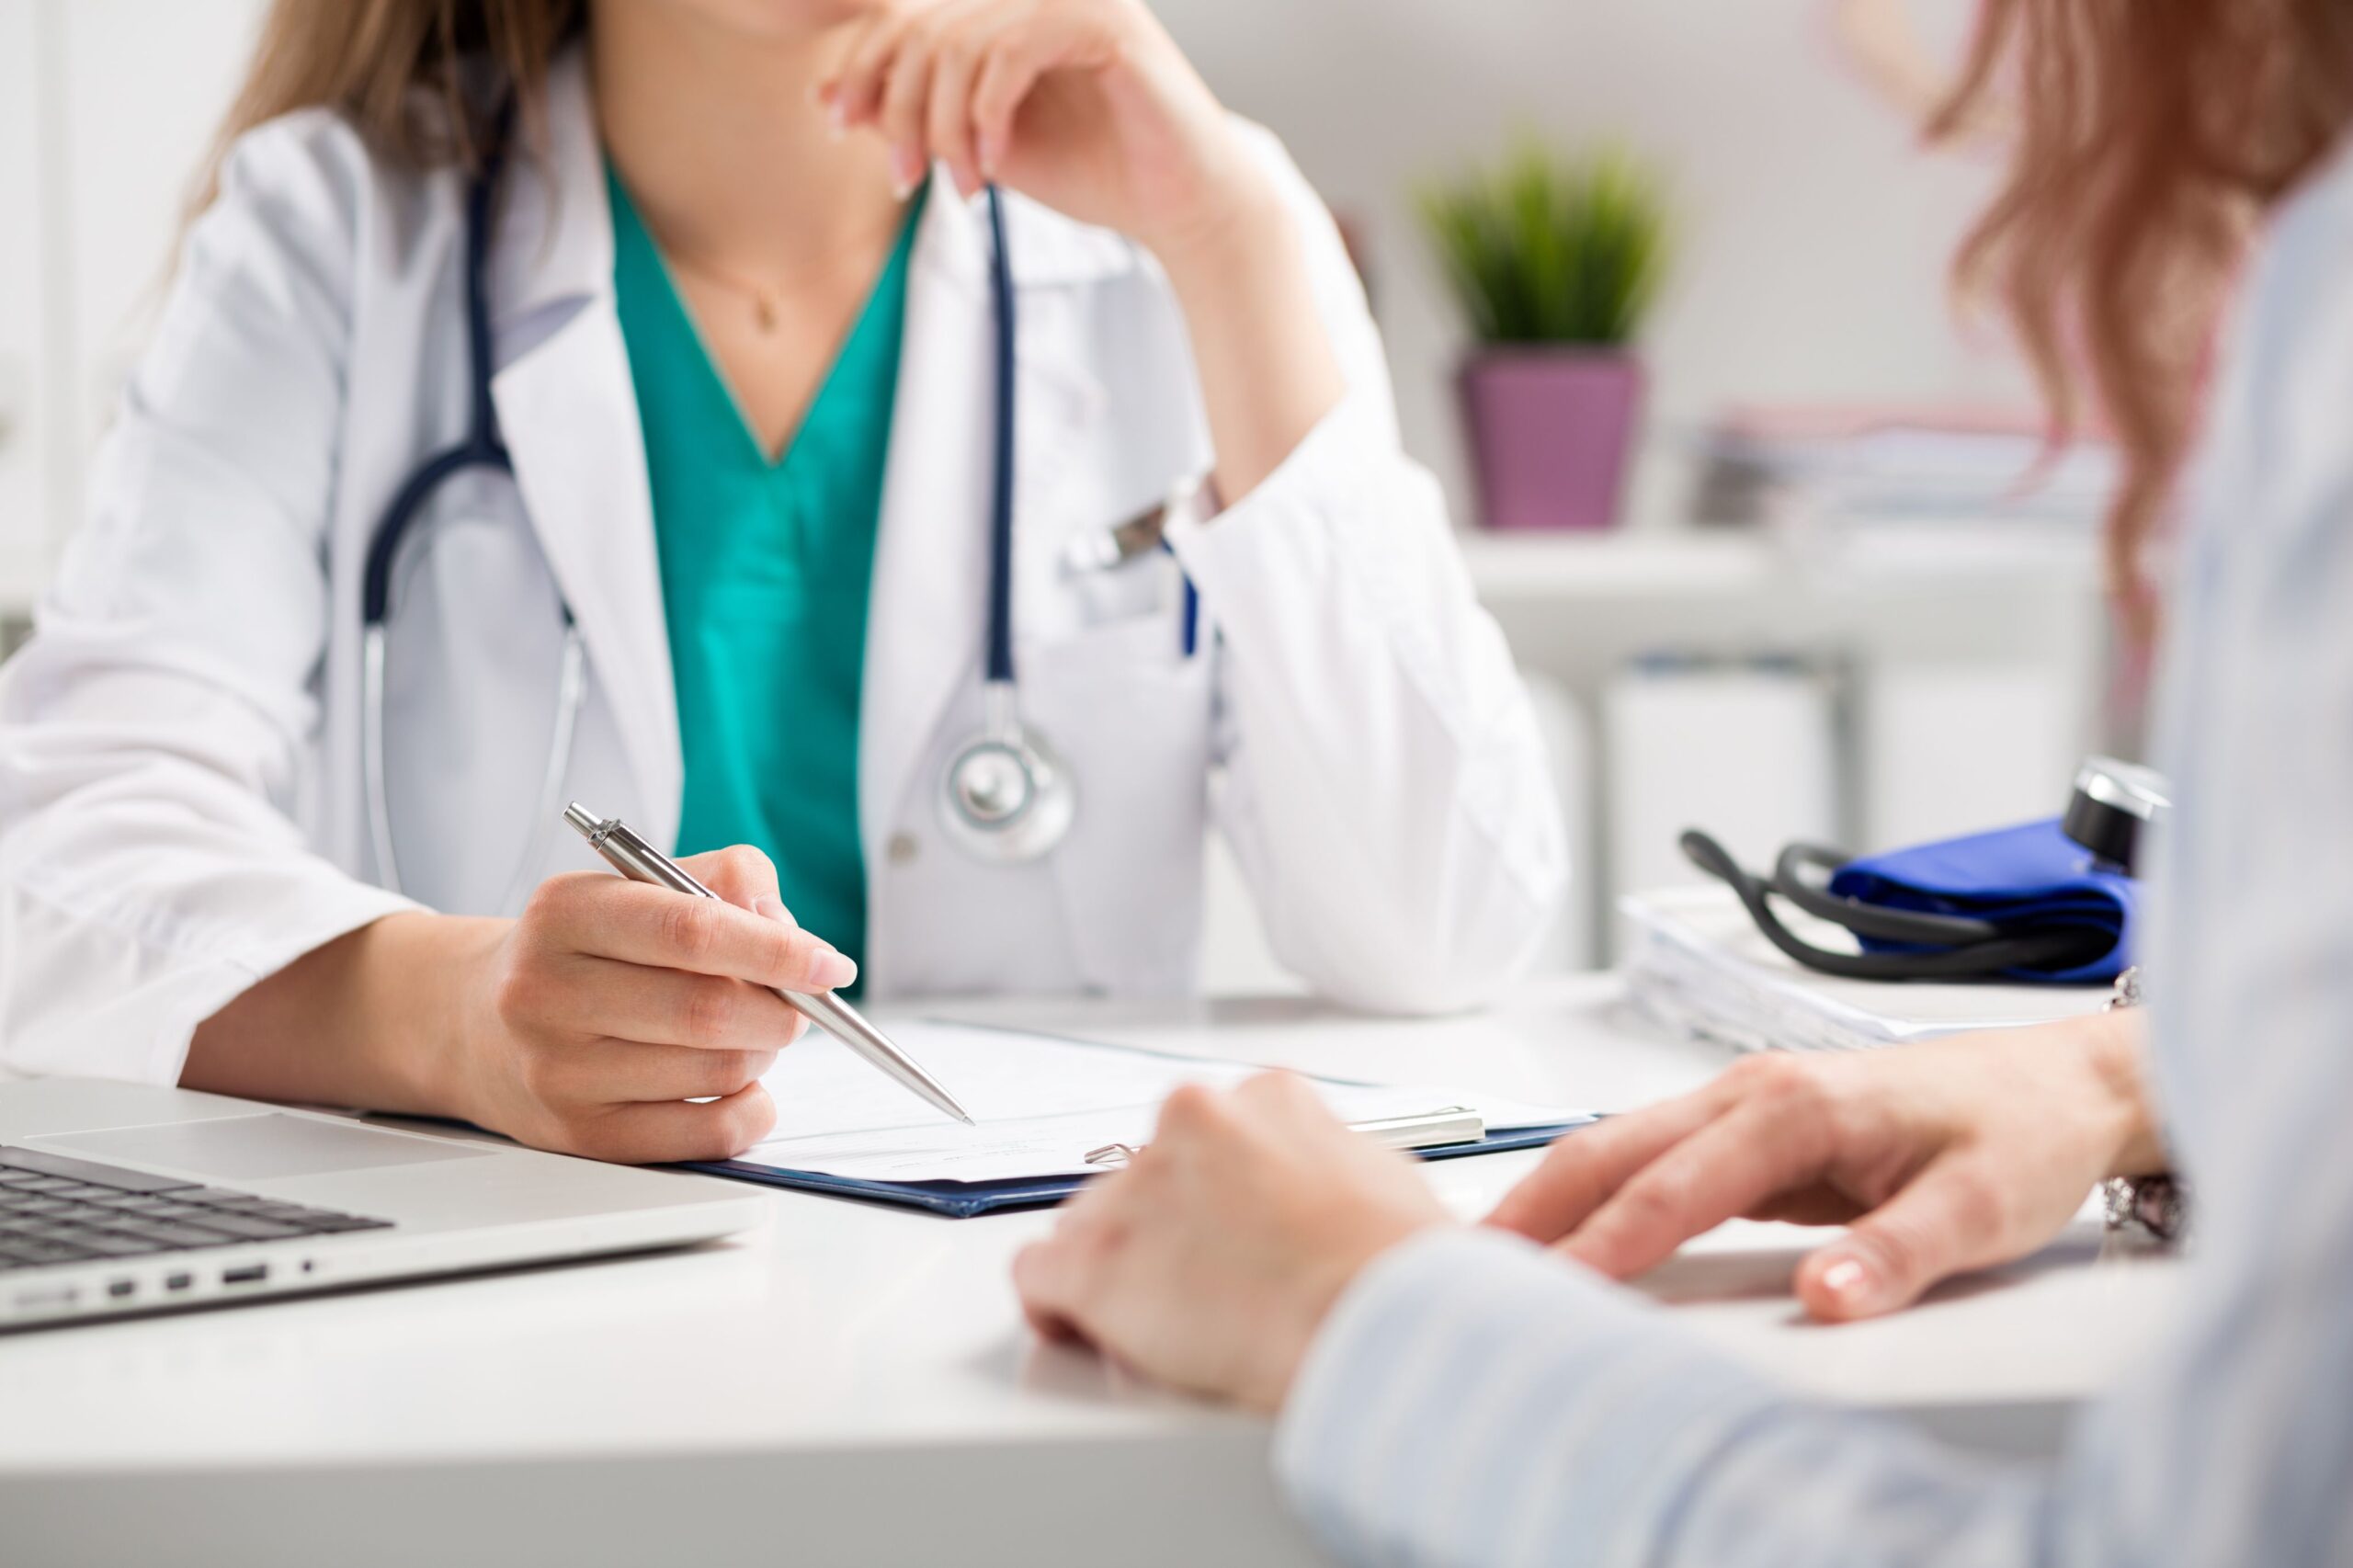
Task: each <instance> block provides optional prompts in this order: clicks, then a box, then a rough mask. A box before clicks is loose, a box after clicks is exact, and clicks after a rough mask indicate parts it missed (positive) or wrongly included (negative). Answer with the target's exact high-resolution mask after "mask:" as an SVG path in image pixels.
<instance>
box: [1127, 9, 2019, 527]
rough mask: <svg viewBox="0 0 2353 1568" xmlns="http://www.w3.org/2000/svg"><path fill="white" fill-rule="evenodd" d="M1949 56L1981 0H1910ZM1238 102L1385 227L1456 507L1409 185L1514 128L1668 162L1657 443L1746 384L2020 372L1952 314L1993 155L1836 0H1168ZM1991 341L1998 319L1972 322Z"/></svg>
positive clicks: (1450, 357) (1761, 389) (1436, 451)
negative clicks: (1856, 32)
mask: <svg viewBox="0 0 2353 1568" xmlns="http://www.w3.org/2000/svg"><path fill="white" fill-rule="evenodd" d="M1906 8H1907V9H1908V10H1909V11H1910V12H1911V13H1912V14H1913V16H1914V17H1915V19H1916V21H1917V23H1918V27H1919V31H1920V34H1921V36H1922V39H1923V40H1924V42H1926V43H1927V44H1928V45H1929V46H1930V47H1932V48H1934V49H1935V50H1937V51H1938V52H1939V54H1940V55H1943V56H1947V57H1950V56H1953V55H1954V54H1955V53H1956V51H1957V48H1958V44H1959V42H1960V40H1961V35H1962V33H1963V31H1964V29H1965V28H1966V25H1967V22H1968V19H1969V17H1971V15H1972V14H1973V11H1974V0H1906ZM1157 9H1158V10H1159V11H1160V13H1161V15H1162V16H1163V17H1165V20H1166V21H1167V23H1168V26H1169V28H1171V30H1172V31H1174V32H1175V33H1176V36H1177V38H1178V40H1180V41H1181V42H1183V43H1184V44H1185V46H1186V48H1187V49H1188V51H1189V52H1190V53H1191V54H1192V56H1193V58H1194V60H1195V61H1196V62H1198V63H1199V65H1200V67H1201V69H1202V71H1203V72H1204V73H1205V74H1207V75H1208V77H1209V80H1210V82H1211V85H1213V86H1214V87H1215V88H1216V89H1217V90H1218V92H1219V93H1220V94H1222V96H1223V97H1224V98H1225V99H1226V101H1227V102H1228V103H1230V104H1232V105H1233V107H1234V108H1238V109H1240V110H1241V111H1242V112H1244V113H1245V114H1248V115H1250V116H1252V117H1253V118H1255V119H1260V120H1262V121H1264V122H1265V123H1266V124H1267V125H1269V126H1271V127H1272V128H1273V129H1274V130H1275V131H1278V132H1279V133H1280V134H1281V135H1282V136H1283V138H1284V139H1285V140H1286V141H1287V142H1289V143H1290V147H1291V150H1292V152H1293V153H1294V154H1295V155H1296V156H1297V157H1298V159H1299V161H1300V163H1301V165H1302V166H1303V167H1304V168H1305V169H1306V171H1307V173H1308V174H1309V176H1311V177H1312V178H1313V179H1314V180H1315V182H1316V184H1317V185H1318V187H1320V188H1321V189H1322V190H1323V191H1324V195H1325V197H1326V198H1327V199H1330V200H1331V201H1332V202H1333V203H1334V204H1335V205H1336V206H1337V207H1338V208H1340V209H1342V210H1346V211H1348V212H1351V213H1356V214H1362V215H1363V216H1364V218H1365V219H1366V220H1367V221H1368V222H1369V224H1370V230H1371V235H1372V248H1373V251H1374V264H1375V272H1376V276H1377V278H1378V280H1379V287H1380V290H1381V320H1382V325H1383V327H1384V328H1385V329H1386V331H1387V334H1388V339H1389V350H1390V358H1391V360H1392V363H1393V365H1394V366H1395V369H1396V373H1397V381H1398V395H1399V401H1400V403H1401V405H1402V407H1403V410H1404V419H1405V426H1406V431H1407V435H1408V438H1409V440H1410V441H1411V442H1412V443H1413V445H1414V446H1415V449H1416V450H1417V451H1418V452H1420V453H1421V454H1422V455H1424V457H1425V458H1426V459H1427V460H1430V461H1431V462H1433V464H1434V465H1435V466H1437V467H1438V469H1439V471H1440V472H1441V473H1442V474H1444V475H1445V476H1446V477H1447V478H1448V479H1449V485H1450V488H1451V489H1452V490H1453V492H1454V494H1456V495H1457V497H1458V499H1460V498H1461V496H1462V495H1463V491H1462V489H1461V483H1460V474H1461V470H1460V465H1459V462H1458V460H1457V457H1456V450H1455V446H1456V443H1455V435H1454V417H1453V407H1452V403H1451V397H1452V392H1451V388H1450V383H1449V377H1450V375H1451V371H1452V367H1453V361H1454V358H1455V355H1456V352H1457V347H1458V340H1459V333H1458V328H1457V324H1456V321H1455V318H1454V315H1453V312H1452V310H1451V308H1450V306H1449V302H1448V301H1446V300H1445V298H1444V296H1443V294H1442V291H1441V290H1440V289H1439V287H1438V279H1437V277H1436V274H1435V271H1434V269H1433V267H1432V266H1431V264H1430V258H1429V256H1428V252H1427V249H1426V248H1425V247H1424V245H1423V244H1422V243H1421V238H1420V235H1419V233H1417V232H1416V231H1415V227H1414V223H1413V220H1412V215H1411V210H1410V199H1409V195H1408V192H1409V188H1410V187H1411V185H1412V183H1413V182H1414V181H1415V180H1417V179H1420V178H1422V177H1425V176H1429V175H1433V174H1441V173H1444V172H1447V171H1449V170H1451V169H1454V168H1456V167H1459V166H1460V165H1461V162H1462V161H1463V160H1465V159H1468V158H1481V157H1485V156H1488V155H1491V154H1492V153H1494V152H1495V150H1496V149H1497V148H1498V147H1500V146H1501V145H1503V144H1504V142H1506V139H1507V137H1508V136H1509V134H1510V132H1511V131H1512V129H1513V128H1514V127H1516V126H1518V125H1523V124H1524V125H1529V126H1533V127H1536V128H1538V129H1540V130H1541V131H1546V132H1548V133H1553V134H1556V135H1557V136H1558V137H1559V138H1561V139H1562V140H1563V141H1564V142H1569V143H1571V144H1574V143H1577V142H1584V141H1587V140H1590V139H1593V138H1596V137H1620V138H1623V139H1624V140H1625V141H1627V142H1629V143H1631V145H1632V146H1633V147H1634V148H1635V149H1636V150H1637V151H1638V152H1641V153H1644V154H1646V155H1647V156H1649V157H1650V158H1652V159H1653V160H1654V161H1655V162H1656V163H1657V164H1658V165H1660V166H1661V167H1662V168H1663V169H1664V170H1665V172H1666V173H1667V174H1668V176H1670V177H1671V179H1672V182H1673V187H1674V206H1675V210H1676V212H1677V221H1678V224H1679V232H1680V245H1681V262H1680V265H1679V267H1677V271H1676V274H1675V276H1674V278H1673V281H1672V284H1671V286H1670V289H1669V290H1668V293H1667V296H1666V298H1665V300H1664V301H1663V302H1662V307H1661V309H1660V311H1659V312H1658V314H1657V317H1656V319H1655V321H1654V324H1653V328H1652V330H1651V331H1650V332H1649V334H1648V335H1647V348H1648V352H1649V356H1650V358H1651V362H1652V369H1653V371H1654V400H1653V407H1654V415H1655V416H1656V417H1655V418H1654V426H1653V436H1654V440H1659V439H1664V440H1668V441H1671V440H1672V439H1673V438H1674V436H1675V434H1676V432H1677V429H1678V427H1688V425H1689V424H1690V423H1691V422H1692V421H1694V420H1696V419H1699V418H1703V417H1705V416H1706V415H1710V414H1711V413H1712V412H1713V411H1715V410H1717V409H1718V408H1720V407H1722V405H1723V404H1724V403H1728V402H1756V401H1771V400H1784V399H1837V400H1847V399H1862V398H1869V399H1883V398H1904V399H1954V398H1961V399H1972V400H1975V399H1996V400H2004V401H2015V400H2016V399H2017V398H2018V397H2020V396H2022V395H2023V390H2024V383H2023V381H2021V380H2020V378H2019V377H2018V372H2017V370H2016V369H2015V366H2014V361H2013V360H2012V358H2010V357H2009V356H2008V355H2007V354H2006V353H2005V352H2004V351H2003V349H2002V346H2001V345H2000V344H1999V343H1998V342H1985V341H1978V342H1976V343H1974V344H1972V342H1970V341H1967V336H1966V335H1964V334H1963V333H1962V332H1961V330H1960V329H1959V328H1958V327H1957V326H1956V324H1955V320H1954V317H1953V314H1952V312H1950V311H1949V309H1948V308H1947V304H1946V300H1947V294H1948V290H1947V272H1948V267H1947V264H1948V260H1949V256H1951V254H1952V251H1953V248H1954V244H1955V243H1956V241H1957V239H1958V238H1959V236H1960V234H1961V231H1962V230H1963V229H1964V228H1965V227H1966V226H1967V223H1968V221H1969V219H1970V217H1971V216H1972V213H1973V212H1974V211H1975V210H1976V209H1977V207H1978V205H1979V204H1980V203H1981V202H1982V200H1983V199H1984V195H1985V194H1986V191H1987V189H1988V187H1989V185H1990V179H1991V174H1992V171H1991V170H1990V169H1988V168H1986V167H1985V166H1984V165H1983V162H1982V160H1981V159H1980V158H1978V157H1977V156H1975V155H1973V154H1969V153H1958V152H1953V151H1948V150H1938V151H1934V152H1930V151H1926V150H1923V148H1922V147H1921V145H1920V138H1919V136H1918V134H1917V133H1916V131H1915V130H1914V129H1913V128H1912V127H1911V126H1909V125H1908V124H1907V123H1905V119H1904V116H1903V115H1902V114H1900V113H1898V112H1896V111H1895V110H1894V109H1893V108H1892V107H1891V106H1890V105H1888V104H1887V103H1886V102H1885V101H1884V100H1882V99H1881V97H1879V95H1878V93H1877V92H1876V90H1875V89H1873V88H1872V87H1870V86H1869V85H1865V82H1864V80H1863V78H1862V76H1861V75H1860V74H1859V72H1857V71H1855V70H1853V69H1851V68H1850V66H1849V64H1848V62H1847V57H1846V53H1845V51H1844V49H1843V47H1842V45H1841V42H1840V40H1839V37H1838V35H1837V33H1836V30H1835V29H1834V27H1833V17H1834V0H1160V4H1159V5H1158V6H1157ZM1978 336H1979V337H1981V338H1982V336H1983V335H1982V334H1979V335H1978Z"/></svg>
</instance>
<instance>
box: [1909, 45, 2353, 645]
mask: <svg viewBox="0 0 2353 1568" xmlns="http://www.w3.org/2000/svg"><path fill="white" fill-rule="evenodd" d="M1989 110H1991V111H1995V112H1996V113H1998V116H1999V118H2000V119H2006V120H2007V121H2010V122H2011V123H2012V124H2013V126H2014V134H2015V137H2016V147H2015V150H2014V153H2013V157H2012V161H2011V165H2010V171H2009V176H2008V178H2007V180H2006V182H2005V184H2004V186H2003V187H2002V189H2001V192H2000V194H1999V195H1998V196H1996V197H1995V200H1994V203H1993V205H1992V206H1991V207H1990V208H1989V209H1988V210H1986V212H1985V214H1984V217H1983V218H1982V219H1981V220H1980V221H1979V222H1978V224H1977V226H1976V228H1975V229H1974V230H1973V231H1972V233H1971V234H1970V237H1969V239H1968V241H1967V242H1966V244H1964V245H1963V247H1962V250H1961V258H1960V262H1959V271H1960V274H1961V279H1962V281H1963V283H1964V285H1965V286H1970V287H1973V288H1976V289H1981V290H1985V291H1987V292H1990V293H1991V294H1992V295H1993V296H1994V297H1995V299H1996V300H1998V301H1999V302H2000V303H2001V305H2002V306H2003V308H2004V309H2005V310H2006V312H2007V313H2008V315H2009V317H2010V319H2011V321H2012V323H2013V324H2014V325H2015V327H2016V328H2017V331H2018V335H2019V337H2020V338H2021V340H2022V341H2023V343H2024V345H2025V347H2026V350H2027V353H2028V355H2029V358H2031V359H2032V361H2033V364H2034V368H2035V371H2036V374H2037V375H2038V376H2039V377H2040V381H2041V382H2042V384H2043V388H2044V390H2045V392H2046V394H2047V395H2048V396H2049V398H2050V403H2051V411H2052V423H2053V427H2054V433H2055V434H2056V435H2057V436H2059V437H2065V436H2067V435H2068V434H2070V433H2071V432H2072V431H2073V430H2074V429H2075V427H2076V426H2077V424H2078V422H2079V419H2080V417H2081V415H2082V394H2083V393H2084V392H2088V393H2089V396H2090V398H2091V400H2092V401H2093V403H2094V405H2095V407H2096V409H2097V414H2098V415H2099V416H2101V417H2102V418H2104V420H2105V421H2106V423H2107V424H2108V426H2109V428H2111V429H2112V430H2113V431H2114V433H2115V436H2116V438H2117V440H2118V441H2119V443H2120V446H2121V448H2122V450H2123V453H2124V456H2125V460H2126V478H2125V483H2124V485H2123V487H2122V489H2121V491H2120V494H2119V495H2118V497H2117V500H2116V504H2115V508H2114V511H2113V513H2112V514H2111V516H2110V518H2109V535H2108V570H2109V584H2110V586H2111V588H2112V589H2113V590H2114V591H2115V593H2116V595H2117V600H2118V604H2119V606H2120V609H2121V611H2122V613H2123V619H2124V621H2125V625H2126V628H2127V630H2128V631H2129V632H2130V633H2131V635H2132V636H2133V637H2134V639H2135V640H2136V641H2138V640H2144V639H2145V637H2146V635H2147V632H2148V630H2149V628H2150V626H2151V624H2152V623H2153V614H2154V612H2153V608H2152V604H2153V601H2152V599H2151V597H2150V596H2149V593H2148V591H2147V588H2146V586H2145V585H2144V581H2143V575H2142V573H2141V570H2140V558H2141V551H2142V546H2143V541H2144V540H2145V539H2146V538H2147V536H2148V534H2149V532H2150V529H2151V528H2152V526H2153V524H2154V521H2155V520H2156V518H2157V517H2159V516H2160V515H2161V513H2162V512H2163V510H2164V507H2165V499H2166V496H2167V494H2168V493H2169V492H2170V490H2171V488H2172V485H2173V483H2174V480H2175V477H2176V475H2177V471H2178V469H2179V467H2180V464H2181V460H2182V455H2183V452H2184V450H2185V449H2186V448H2187V447H2188V444H2189V440H2190V437H2191V435H2192V433H2193V430H2194V426H2195V421H2196V414H2197V407H2198V403H2199V392H2200V382H2201V374H2200V372H2201V369H2202V367H2203V365H2204V362H2205V357H2206V354H2207V348H2208V344H2209V340H2210V338H2211V334H2212V330H2213V325H2214V321H2215V317H2216V314H2217V312H2218V309H2219V307H2220V305H2221V303H2222V298H2223V296H2224V292H2225V290H2226V287H2227V285H2228V283H2229V281H2230V279H2231V277H2232V275H2233V273H2234V269H2235V266H2236V263H2237V260H2238V257H2239V255H2240V253H2241V250H2242V248H2243V246H2244V244H2245V239H2246V236H2247V235H2248V233H2250V232H2251V230H2252V229H2253V227H2254V223H2255V221H2256V219H2257V218H2258V217H2259V216H2260V215H2261V213H2262V212H2263V210H2265V209H2266V208H2267V207H2268V206H2269V205H2270V203H2272V202H2273V201H2274V200H2276V199H2278V198H2279V195H2280V194H2281V193H2282V192H2283V191H2285V190H2287V189H2288V188H2289V187H2291V186H2293V185H2294V184H2295V183H2296V181H2297V180H2298V179H2299V178H2300V177H2301V176H2303V175H2304V174H2306V173H2307V172H2309V171H2310V170H2311V169H2312V168H2313V165H2315V164H2316V163H2317V162H2319V161H2320V160H2321V159H2322V158H2323V157H2324V156H2325V154H2326V153H2328V152H2329V150H2330V149H2331V147H2332V146H2333V145H2334V144H2335V142H2336V139H2337V137H2338V135H2339V133H2340V132H2341V131H2343V130H2344V128H2345V127H2346V124H2347V120H2348V119H2353V0H1984V8H1983V10H1982V12H1981V14H1980V17H1979V21H1978V28H1977V33H1976V38H1975V41H1974V43H1973V44H1972V49H1971V52H1970V58H1969V62H1968V65H1967V67H1966V69H1965V71H1964V74H1963V77H1962V81H1961V85H1960V86H1959V87H1958V88H1957V89H1956V91H1955V93H1954V95H1953V97H1952V98H1951V100H1950V101H1949V103H1948V104H1947V105H1946V107H1945V108H1943V109H1942V110H1941V111H1940V112H1939V113H1938V116H1937V118H1936V120H1935V121H1934V123H1933V124H1932V126H1931V131H1932V133H1934V134H1937V135H1944V134H1948V133H1950V132H1953V131H1959V130H1961V129H1962V128H1963V127H1965V126H1968V125H1971V124H1972V123H1982V121H1983V120H1984V119H1985V118H1987V116H1988V112H1989ZM2346 264H2347V266H2349V267H2353V256H2347V258H2346ZM2086 383H2087V384H2086ZM2347 439H2348V440H2353V431H2348V432H2347Z"/></svg>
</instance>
